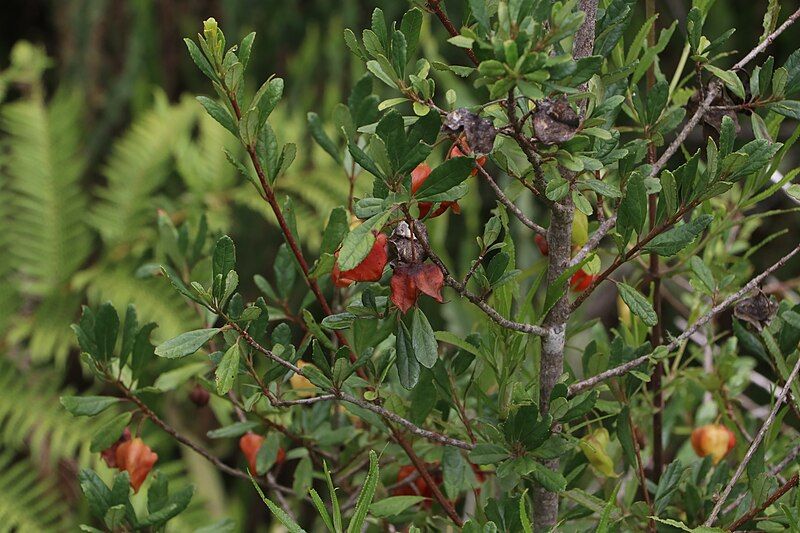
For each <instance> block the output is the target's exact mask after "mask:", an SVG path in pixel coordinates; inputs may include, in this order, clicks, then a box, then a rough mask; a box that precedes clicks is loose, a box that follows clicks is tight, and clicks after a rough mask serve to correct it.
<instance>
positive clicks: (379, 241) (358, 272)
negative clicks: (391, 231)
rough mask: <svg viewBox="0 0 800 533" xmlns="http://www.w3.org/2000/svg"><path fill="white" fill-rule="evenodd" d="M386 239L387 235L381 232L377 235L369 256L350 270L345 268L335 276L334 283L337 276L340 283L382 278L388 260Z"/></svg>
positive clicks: (332, 274)
mask: <svg viewBox="0 0 800 533" xmlns="http://www.w3.org/2000/svg"><path fill="white" fill-rule="evenodd" d="M386 239H387V237H386V235H384V234H383V233H379V234H378V235H377V236H376V238H375V244H373V245H372V250H370V252H369V254H368V255H367V257H365V258H364V260H363V261H361V263H359V265H358V266H357V267H355V268H351V269H350V270H345V271H344V272H341V273H340V274H338V276H336V277H334V279H333V281H334V283H336V282H337V278H338V280H339V281H340V283H343V282H345V281H347V282H352V281H378V280H379V279H381V276H382V275H383V269H384V267H385V266H386V262H387V261H388V258H387V256H386ZM331 276H332V277H333V276H334V273H333V272H331ZM348 284H349V283H348ZM339 286H341V285H339ZM345 286H346V285H345Z"/></svg>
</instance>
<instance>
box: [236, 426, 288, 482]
mask: <svg viewBox="0 0 800 533" xmlns="http://www.w3.org/2000/svg"><path fill="white" fill-rule="evenodd" d="M262 444H264V437H263V436H261V435H256V434H255V433H253V432H252V431H248V432H247V433H245V434H244V435H242V437H241V438H240V439H239V449H240V450H242V453H243V454H244V457H245V459H247V465H248V466H249V467H250V473H251V474H252V475H253V476H256V475H258V474H256V458H257V457H258V450H259V449H261V445H262ZM284 459H286V452H284V451H283V448H278V455H277V457H276V458H275V463H276V464H281V463H282V462H283V461H284Z"/></svg>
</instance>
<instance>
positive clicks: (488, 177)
mask: <svg viewBox="0 0 800 533" xmlns="http://www.w3.org/2000/svg"><path fill="white" fill-rule="evenodd" d="M475 168H477V169H478V172H480V173H481V175H482V176H483V177H484V179H485V180H486V182H487V183H488V184H489V187H491V188H492V190H493V191H494V194H495V196H497V199H498V200H500V203H501V204H503V205H504V206H506V209H508V210H509V211H511V213H512V214H513V215H514V216H515V217H517V219H519V221H520V222H522V223H523V224H524V225H526V226H528V227H529V228H530V229H532V230H533V231H535V232H536V233H538V234H540V235H547V230H546V229H545V228H543V227H542V226H540V225H539V224H537V223H536V222H534V221H533V220H531V219H529V218H528V217H527V216H526V215H525V213H523V212H522V210H521V209H520V208H519V207H517V206H516V205H515V204H514V202H512V201H511V200H510V199H509V198H508V196H506V195H505V193H504V192H503V189H501V188H500V186H499V185H498V184H497V182H496V181H494V178H492V176H491V174H489V173H488V172H487V171H486V169H485V168H483V167H482V166H481V165H476V166H475Z"/></svg>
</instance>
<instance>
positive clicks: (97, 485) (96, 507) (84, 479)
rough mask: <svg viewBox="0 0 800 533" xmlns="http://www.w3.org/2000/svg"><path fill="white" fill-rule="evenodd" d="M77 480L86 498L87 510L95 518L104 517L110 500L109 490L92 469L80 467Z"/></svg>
mask: <svg viewBox="0 0 800 533" xmlns="http://www.w3.org/2000/svg"><path fill="white" fill-rule="evenodd" d="M78 481H79V482H80V485H81V491H83V494H84V496H86V500H87V501H88V503H89V511H90V512H91V513H92V514H93V515H94V516H95V517H97V518H99V519H101V520H102V519H103V517H105V515H106V512H107V511H108V508H109V507H110V501H111V490H110V489H109V488H108V486H107V485H106V484H105V483H103V480H101V479H100V476H98V475H97V474H96V473H95V472H94V471H93V470H89V469H87V468H84V469H81V471H80V473H79V474H78Z"/></svg>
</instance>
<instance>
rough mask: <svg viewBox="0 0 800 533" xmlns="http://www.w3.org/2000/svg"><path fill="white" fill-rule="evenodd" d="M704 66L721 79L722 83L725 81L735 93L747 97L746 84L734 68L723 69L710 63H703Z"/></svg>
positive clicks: (740, 96) (742, 97)
mask: <svg viewBox="0 0 800 533" xmlns="http://www.w3.org/2000/svg"><path fill="white" fill-rule="evenodd" d="M703 67H704V68H705V69H706V70H707V71H709V72H710V73H712V74H713V75H714V76H716V77H717V78H719V79H721V80H722V83H724V84H725V86H726V87H727V88H728V89H730V90H731V92H732V93H733V94H735V95H736V96H738V97H739V98H741V99H744V98H745V92H744V85H743V84H742V80H740V79H739V76H737V75H736V73H735V72H733V71H732V70H722V69H721V68H718V67H715V66H714V65H709V64H706V65H703Z"/></svg>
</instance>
